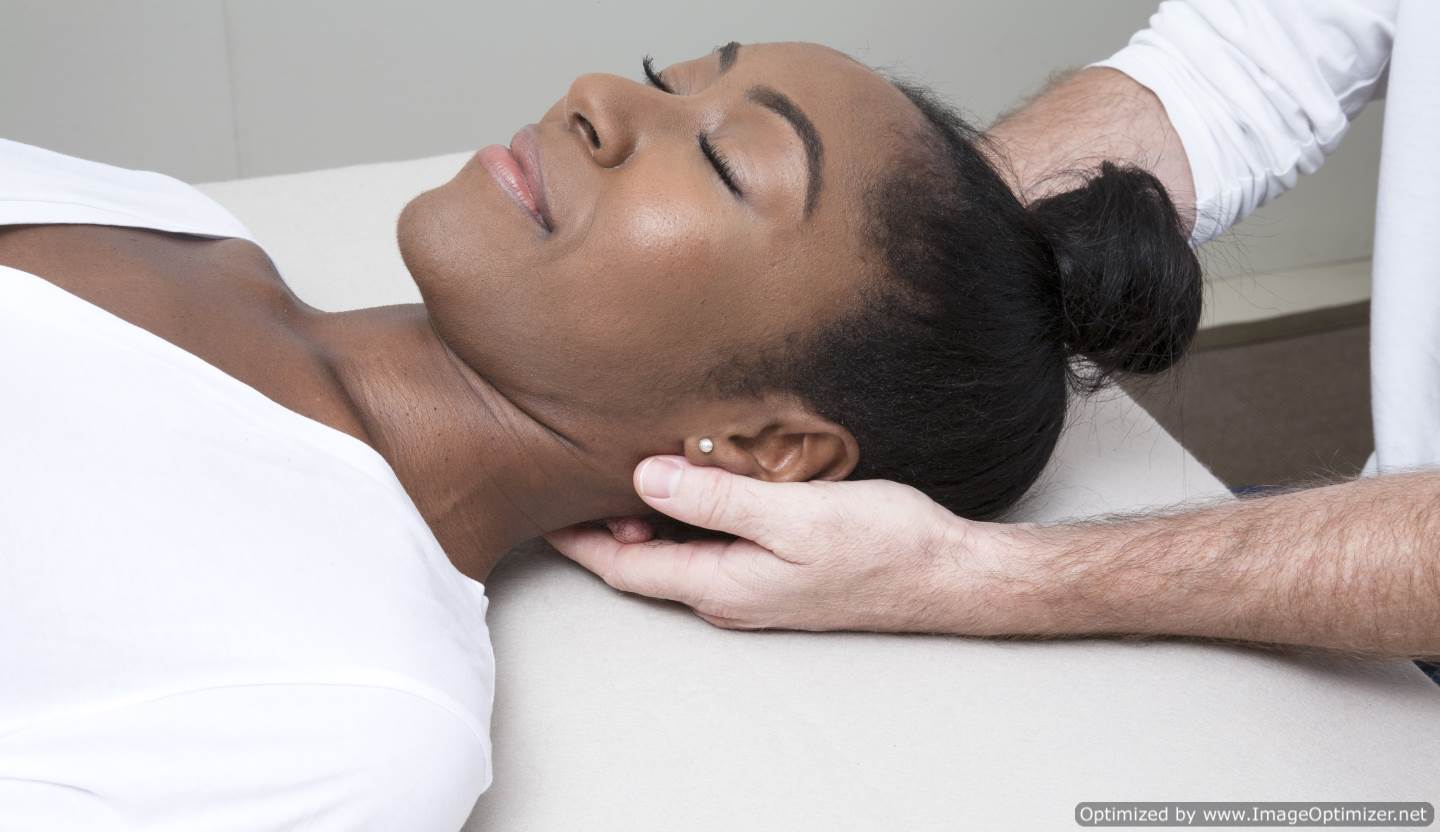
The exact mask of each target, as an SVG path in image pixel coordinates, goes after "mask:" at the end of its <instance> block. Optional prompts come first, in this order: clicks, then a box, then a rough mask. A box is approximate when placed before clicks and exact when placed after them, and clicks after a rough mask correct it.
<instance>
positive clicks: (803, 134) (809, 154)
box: [715, 40, 825, 220]
mask: <svg viewBox="0 0 1440 832" xmlns="http://www.w3.org/2000/svg"><path fill="white" fill-rule="evenodd" d="M715 51H716V52H718V53H719V55H720V74H721V75H724V74H725V72H726V71H728V70H729V69H730V67H732V66H734V65H735V61H736V59H738V58H739V57H740V54H739V53H740V44H739V43H737V42H735V41H733V40H732V41H730V42H729V43H727V44H725V45H724V46H720V47H717V48H716V49H715ZM745 97H746V98H747V99H749V100H750V101H753V102H755V103H756V104H759V105H760V106H762V107H764V108H766V109H767V110H770V111H771V112H773V113H775V114H776V115H778V116H780V117H781V118H783V119H785V121H787V122H789V124H790V126H791V127H793V128H794V129H795V133H796V135H798V136H799V137H800V142H801V144H803V145H805V162H806V166H807V168H808V171H807V177H806V179H807V184H806V187H805V212H804V217H805V219H807V220H808V219H810V215H811V214H812V213H813V212H814V210H815V203H816V201H818V200H819V198H820V190H821V188H823V187H825V182H824V179H823V178H822V176H821V173H820V163H821V161H822V160H823V159H824V158H825V143H824V142H822V141H820V131H818V130H816V129H815V123H814V122H812V121H811V120H810V118H809V116H807V115H805V111H804V110H802V109H800V108H799V107H798V106H796V104H795V102H794V101H791V100H790V97H789V96H787V95H785V94H784V93H782V92H780V91H779V90H777V89H775V88H774V87H769V86H766V85H764V84H758V85H756V86H753V87H751V88H750V89H749V90H747V91H746V93H745Z"/></svg>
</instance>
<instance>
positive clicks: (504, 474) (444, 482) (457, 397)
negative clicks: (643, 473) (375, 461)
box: [310, 304, 618, 581]
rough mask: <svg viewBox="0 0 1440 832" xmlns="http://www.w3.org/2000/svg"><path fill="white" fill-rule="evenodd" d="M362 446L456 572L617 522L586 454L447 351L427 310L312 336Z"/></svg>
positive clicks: (355, 320) (321, 329) (324, 326)
mask: <svg viewBox="0 0 1440 832" xmlns="http://www.w3.org/2000/svg"><path fill="white" fill-rule="evenodd" d="M310 334H311V337H312V338H313V339H314V340H315V342H316V343H317V345H318V347H319V349H320V351H321V354H322V357H323V358H324V359H325V361H326V362H327V364H328V365H329V367H330V368H332V370H333V372H334V374H335V378H336V379H337V381H338V382H339V384H340V386H341V388H343V391H344V394H345V395H346V396H347V397H348V399H349V404H350V406H351V408H352V410H353V412H354V413H355V416H356V418H357V421H358V422H359V423H360V425H362V426H363V431H364V434H365V435H364V436H361V437H359V438H361V439H362V440H363V441H365V442H366V443H368V444H369V445H370V446H371V447H373V448H374V449H375V450H376V451H377V452H379V454H380V455H381V456H383V457H384V458H385V460H386V461H387V462H389V463H390V467H391V468H392V469H393V470H394V471H395V474H396V476H397V477H398V478H399V480H400V482H401V484H402V485H403V486H404V487H405V490H406V492H407V493H408V494H409V495H410V498H411V500H413V501H414V503H415V506H416V508H417V509H418V510H419V512H420V515H421V516H422V517H423V518H424V519H425V522H426V523H427V524H428V525H429V526H430V529H431V530H432V531H433V532H434V533H435V537H436V538H437V539H438V540H439V542H440V544H441V546H442V547H443V548H444V549H445V552H446V554H447V555H448V556H449V557H450V560H451V562H452V563H454V564H455V567H456V568H457V569H459V570H460V571H461V572H463V573H464V574H466V575H467V576H469V577H471V578H474V579H475V580H479V581H483V580H485V579H486V577H487V576H488V575H489V573H490V570H491V568H492V567H494V565H495V563H496V562H497V561H499V560H500V558H501V557H502V556H503V555H504V554H505V552H507V551H509V550H510V549H511V548H512V547H514V546H515V545H516V544H518V543H521V542H523V541H525V540H529V539H531V538H533V537H536V536H538V535H540V534H543V533H545V532H548V531H552V530H554V529H558V528H561V527H563V526H567V525H571V524H573V523H577V522H580V521H583V520H590V519H594V518H598V517H604V516H607V515H608V514H611V513H618V512H616V505H615V503H616V500H615V498H614V497H613V495H612V496H611V497H610V498H609V499H606V496H605V495H606V494H607V493H609V492H611V491H613V484H609V485H607V484H606V482H604V477H602V476H601V475H600V474H599V472H598V471H597V470H596V467H595V466H593V465H590V464H587V458H586V455H585V454H584V452H583V450H582V449H580V448H578V447H577V446H576V445H575V444H573V443H572V442H571V441H570V440H568V439H566V438H565V437H564V436H561V435H559V434H557V433H555V432H554V431H552V430H551V429H549V428H548V427H546V426H545V425H543V424H541V423H539V422H538V421H536V420H535V419H534V418H532V417H531V416H529V415H528V414H527V413H526V412H525V411H524V410H523V409H522V408H520V407H519V406H517V405H516V404H515V403H514V402H511V401H510V400H509V399H507V398H506V397H505V396H504V395H503V394H502V393H501V392H500V391H499V390H497V389H496V388H495V387H494V386H493V385H491V384H490V383H489V382H487V381H486V380H485V379H484V378H483V377H482V376H480V375H479V374H478V373H476V372H475V371H474V370H473V369H471V368H470V367H469V366H468V365H466V364H465V362H463V361H461V360H460V358H459V357H458V356H456V355H455V354H454V352H453V351H452V350H451V349H450V348H449V346H447V345H446V344H445V342H444V341H443V340H442V339H441V338H440V337H439V335H437V334H436V332H435V330H434V329H433V327H432V326H431V324H430V319H429V316H428V315H427V314H426V310H425V307H424V306H423V305H422V304H409V305H402V306H382V307H375V308H371V309H359V310H355V311H351V312H339V313H328V314H323V315H321V316H319V317H318V318H317V319H316V323H315V325H314V326H313V327H312V328H311V333H310Z"/></svg>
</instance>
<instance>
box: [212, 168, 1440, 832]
mask: <svg viewBox="0 0 1440 832" xmlns="http://www.w3.org/2000/svg"><path fill="white" fill-rule="evenodd" d="M469 155H470V154H469V153H457V154H448V155H444V156H435V157H430V158H425V159H417V160H413V161H405V162H393V163H384V164H370V165H359V166H352V167H346V168H337V169H332V170H322V171H315V172H311V173H302V174H290V175H282V176H270V177H261V178H254V179H245V180H237V181H230V182H217V183H211V184H207V185H202V186H201V190H203V191H205V192H206V193H208V194H209V195H210V196H212V197H214V198H215V199H216V200H218V201H219V202H220V203H222V204H223V205H224V206H225V207H227V208H229V209H230V210H231V211H233V212H234V213H235V215H236V216H238V217H239V218H240V220H241V221H242V222H244V223H245V224H246V225H247V226H249V228H250V229H251V230H252V231H253V232H254V233H255V235H256V238H257V239H258V240H259V241H260V243H261V244H262V245H263V246H264V247H265V248H266V249H267V250H268V251H269V252H270V255H271V257H272V258H273V259H274V260H275V262H276V265H277V266H278V267H279V269H280V272H281V274H282V275H283V276H284V278H285V280H286V282H287V283H289V285H290V286H291V287H292V288H293V289H294V291H295V292H296V294H298V295H299V296H300V297H301V298H302V299H303V300H305V301H306V302H307V303H310V304H311V305H313V306H316V307H319V308H321V309H325V310H341V309H349V308H358V307H365V306H374V305H383V304H393V303H409V302H418V301H419V299H420V297H419V293H418V291H417V290H416V289H415V287H414V285H413V283H412V282H411V280H410V276H409V274H408V273H407V272H406V270H405V268H404V265H403V264H402V262H401V260H400V256H399V252H398V250H397V249H396V245H395V220H396V217H397V215H398V214H399V212H400V209H401V208H402V207H403V206H404V204H405V203H406V201H408V200H409V199H410V198H411V197H413V196H415V195H416V194H418V193H420V192H421V191H422V190H425V189H428V188H431V187H435V186H436V185H439V184H441V183H443V182H445V181H446V180H448V179H449V178H450V177H451V176H453V175H454V174H455V172H456V171H457V170H459V168H460V167H461V165H462V164H463V163H464V162H465V160H466V159H467V158H468V157H469ZM1236 429H1237V430H1243V429H1244V428H1243V426H1236ZM1225 497H1228V491H1227V490H1226V489H1225V487H1224V486H1223V485H1222V484H1221V483H1220V482H1219V481H1218V480H1217V479H1216V478H1215V477H1214V476H1213V475H1211V474H1210V473H1209V472H1208V471H1207V470H1206V469H1205V468H1204V467H1203V466H1202V465H1200V464H1199V463H1198V462H1197V461H1196V460H1195V459H1194V458H1193V457H1192V456H1191V455H1190V454H1189V453H1187V452H1186V451H1185V450H1184V449H1183V448H1181V447H1180V446H1179V444H1177V443H1176V442H1175V440H1174V439H1173V438H1171V437H1170V436H1169V435H1168V434H1166V433H1165V431H1164V430H1163V429H1161V428H1160V427H1159V425H1157V424H1156V423H1155V421H1154V420H1153V419H1151V418H1150V417H1149V415H1148V414H1146V413H1145V412H1144V411H1143V410H1141V409H1140V408H1139V407H1138V406H1137V405H1136V404H1135V403H1134V402H1133V401H1131V400H1130V399H1129V398H1128V397H1127V396H1126V395H1124V393H1122V392H1121V391H1119V390H1118V389H1112V390H1110V391H1108V392H1106V393H1102V394H1100V395H1099V396H1097V397H1095V398H1094V399H1092V400H1090V401H1086V402H1082V403H1080V404H1078V405H1077V406H1076V407H1075V409H1074V412H1073V414H1072V416H1071V418H1070V423H1069V426H1068V428H1067V431H1066V433H1065V435H1064V436H1063V438H1062V440H1061V442H1060V446H1059V448H1058V449H1057V451H1056V453H1055V456H1054V458H1053V460H1052V461H1051V464H1050V466H1049V467H1048V469H1047V470H1046V472H1045V474H1044V476H1043V477H1042V479H1041V481H1040V482H1039V483H1038V484H1037V485H1036V486H1035V488H1034V489H1033V490H1032V492H1031V494H1030V495H1029V497H1028V498H1027V501H1026V503H1025V504H1024V508H1023V511H1022V513H1021V515H1020V518H1019V519H1025V520H1059V519H1062V518H1070V517H1081V516H1086V515H1093V514H1098V513H1106V512H1116V511H1134V510H1139V509H1144V508H1147V507H1160V506H1167V505H1172V504H1175V503H1178V502H1181V501H1186V500H1192V499H1196V500H1199V499H1217V498H1225ZM487 592H488V594H489V595H490V597H491V606H490V611H489V623H490V628H491V632H492V637H493V641H494V647H495V655H496V663H497V692H496V701H495V710H494V717H493V719H494V721H493V724H492V728H491V730H492V736H493V740H494V767H495V768H494V771H495V779H494V784H493V786H492V787H491V788H490V789H489V790H488V791H487V792H486V793H485V794H484V795H482V796H481V798H480V801H479V803H478V804H477V805H476V807H475V810H474V813H473V814H472V816H471V818H470V821H469V822H468V823H467V825H466V826H465V829H466V830H482V829H483V830H517V832H546V831H548V830H556V832H559V830H581V829H583V830H595V831H596V832H598V831H599V830H627V832H628V830H662V829H663V830H683V831H685V832H700V831H701V830H937V832H939V830H944V831H945V832H956V830H971V829H976V830H1032V829H1033V830H1057V829H1074V828H1077V827H1076V822H1075V810H1076V804H1077V803H1080V802H1091V801H1112V800H1113V801H1122V800H1123V801H1221V800H1224V801H1341V800H1353V801H1372V802H1373V801H1431V802H1435V803H1440V686H1437V685H1435V684H1434V683H1433V682H1431V681H1430V680H1429V679H1428V678H1426V676H1425V675H1424V674H1423V673H1422V672H1421V671H1420V670H1419V669H1418V668H1417V667H1415V665H1414V664H1413V663H1411V662H1408V661H1356V660H1342V659H1338V658H1328V657H1317V656H1313V655H1309V656H1307V655H1298V654H1292V653H1285V652H1278V651H1269V650H1258V649H1251V648H1242V647H1232V646H1221V645H1215V644H1205V643H1198V642H1184V641H1133V640H1118V639H1081V640H1064V641H1039V642H1034V641H1031V642H1015V641H1011V642H1003V641H994V640H984V639H972V638H960V637H944V636H928V635H879V634H868V633H823V634H817V633H797V632H779V631H762V632H739V631H727V630H721V629H717V628H715V627H712V626H710V625H709V624H706V623H705V622H703V621H701V620H700V619H699V618H697V617H695V616H694V615H693V614H691V613H690V612H688V611H687V610H685V609H684V608H682V607H680V606H678V605H674V604H669V603H661V602H656V601H651V600H648V599H642V598H639V597H635V596H631V595H625V594H622V593H619V592H617V591H615V590H612V589H611V588H609V587H608V586H606V585H605V584H604V583H603V582H602V581H600V580H599V579H598V578H596V577H594V576H592V575H591V574H589V573H588V572H585V571H584V570H582V569H580V568H579V567H578V566H576V565H574V564H572V563H571V562H570V561H568V560H566V559H564V558H563V557H561V556H559V555H558V554H556V553H555V552H554V551H553V550H552V549H550V548H549V547H548V546H547V545H546V544H544V542H543V541H541V540H537V541H532V542H531V543H528V544H525V545H523V546H521V547H518V548H517V550H516V551H514V552H512V553H511V554H510V555H509V556H508V557H507V559H506V560H505V561H504V562H503V563H502V564H501V566H500V567H499V568H498V569H497V570H496V572H495V573H494V574H493V575H492V576H491V579H490V581H489V582H488V583H487Z"/></svg>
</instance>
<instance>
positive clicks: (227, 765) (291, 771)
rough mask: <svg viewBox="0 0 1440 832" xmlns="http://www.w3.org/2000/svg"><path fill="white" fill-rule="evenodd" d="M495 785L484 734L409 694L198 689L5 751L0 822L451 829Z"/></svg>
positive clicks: (352, 689) (66, 831)
mask: <svg viewBox="0 0 1440 832" xmlns="http://www.w3.org/2000/svg"><path fill="white" fill-rule="evenodd" d="M490 781H491V772H490V744H489V738H488V735H483V734H479V733H477V731H476V727H475V726H473V725H470V724H468V722H467V720H465V719H463V718H461V717H459V716H458V715H456V714H455V713H453V712H452V711H450V710H448V709H446V708H445V707H444V706H442V705H440V704H437V703H436V702H433V701H431V700H429V699H426V698H424V697H421V696H418V695H416V694H413V693H409V692H405V691H401V690H397V689H392V688H384V687H371V686H364V685H345V684H333V685H332V684H284V683H281V684H256V685H230V686H225V687H217V688H207V689H202V690H197V691H191V692H187V693H183V694H179V695H174V696H164V697H160V698H157V699H152V700H148V701H144V702H140V703H137V704H134V705H129V706H125V707H121V708H116V709H107V710H103V711H100V712H98V713H95V714H91V715H88V716H82V717H79V718H76V719H73V720H65V721H63V723H62V724H55V725H42V726H40V727H38V728H37V729H34V730H22V731H20V732H17V733H16V734H12V735H10V736H7V737H6V740H5V742H4V743H3V744H0V830H3V832H10V830H15V831H16V832H19V830H33V829H46V830H54V832H70V831H71V830H74V832H80V830H86V832H90V830H103V832H111V830H117V832H118V830H145V832H181V830H193V829H206V830H214V832H241V830H248V832H270V831H271V830H273V832H281V830H294V829H306V830H312V832H329V830H334V832H342V830H343V831H345V832H354V831H355V830H377V831H378V830H394V829H405V830H414V831H415V832H455V830H457V829H459V828H460V827H461V826H462V825H463V824H464V823H465V819H466V818H467V817H468V816H469V814H470V811H471V809H472V808H473V807H474V805H475V801H476V800H477V799H478V798H479V796H480V794H481V792H482V791H484V790H485V789H486V788H487V787H488V786H489V785H490Z"/></svg>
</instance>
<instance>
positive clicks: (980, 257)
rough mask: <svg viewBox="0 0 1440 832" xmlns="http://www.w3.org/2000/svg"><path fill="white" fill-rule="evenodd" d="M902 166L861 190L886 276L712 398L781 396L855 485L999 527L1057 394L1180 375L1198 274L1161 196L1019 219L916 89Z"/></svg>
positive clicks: (959, 127) (718, 373) (986, 169)
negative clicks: (842, 431)
mask: <svg viewBox="0 0 1440 832" xmlns="http://www.w3.org/2000/svg"><path fill="white" fill-rule="evenodd" d="M890 80H891V83H894V84H895V85H896V86H897V87H898V88H899V89H901V90H902V91H903V92H904V93H905V94H906V96H908V97H909V98H910V100H911V101H912V102H914V104H915V106H916V107H918V108H919V109H920V112H921V113H923V114H924V116H925V121H926V127H925V129H924V130H923V131H922V132H921V133H920V135H915V136H907V137H905V142H904V145H905V147H906V150H905V151H904V154H905V157H904V162H903V163H902V164H900V165H898V166H896V167H895V168H894V169H892V170H889V171H886V172H885V174H884V178H883V179H881V180H878V181H877V182H875V183H871V184H870V186H869V187H867V188H866V192H867V201H868V206H869V209H868V216H867V224H866V225H867V229H866V236H867V237H868V242H869V243H870V244H871V245H873V247H874V249H875V250H876V251H877V252H879V254H880V255H881V264H882V273H881V274H879V275H877V276H876V277H875V279H872V280H866V281H863V283H864V284H865V288H864V289H863V295H862V297H859V298H855V299H854V300H855V302H854V303H852V304H851V305H850V311H849V312H848V313H846V314H844V315H843V316H841V317H840V318H839V319H837V320H834V321H832V322H830V323H829V324H827V325H825V326H823V327H821V328H820V329H819V330H818V331H817V332H814V333H811V334H810V335H809V336H807V337H806V338H804V339H803V340H797V339H796V338H791V339H788V340H785V341H784V342H783V343H780V344H776V345H772V346H771V347H770V348H768V349H765V350H760V351H759V352H758V353H754V354H750V355H744V356H739V357H737V358H735V359H733V360H730V361H727V362H725V363H724V364H722V365H721V366H719V367H716V368H715V370H714V371H713V372H712V373H711V374H710V379H709V380H710V382H711V384H712V386H713V387H714V388H715V389H717V391H719V392H721V393H722V394H737V393H755V392H757V391H760V390H764V389H780V390H787V391H792V392H794V393H796V394H798V395H799V396H800V397H801V398H802V399H803V400H804V401H806V402H808V403H809V404H810V406H811V407H813V408H814V409H815V411H816V412H817V413H819V414H821V415H823V416H825V417H826V418H828V419H831V420H833V421H835V422H836V423H838V424H841V425H843V426H845V427H846V428H847V429H848V430H849V431H850V432H851V433H852V434H854V436H855V438H856V441H857V442H858V443H859V446H860V461H859V464H858V466H857V468H856V469H855V471H854V472H852V474H851V475H850V478H851V479H888V480H895V481H898V482H902V483H906V484H908V485H911V486H914V487H915V488H918V489H920V490H921V491H923V492H925V493H926V494H928V495H929V496H930V497H931V498H933V499H934V500H935V501H936V502H938V503H940V504H941V505H943V506H945V507H946V508H947V509H949V510H950V511H952V512H954V513H955V514H958V515H960V516H963V517H968V518H971V519H977V520H991V519H998V518H1000V517H1002V516H1003V515H1004V514H1005V513H1006V512H1007V511H1008V510H1009V509H1010V508H1011V507H1012V506H1014V505H1015V503H1016V502H1018V501H1019V499H1020V498H1021V497H1022V496H1023V495H1024V494H1025V492H1026V491H1027V490H1028V489H1029V488H1030V486H1031V485H1032V484H1033V483H1034V482H1035V480H1036V479H1037V478H1038V477H1039V476H1040V474H1041V472H1042V471H1043V469H1044V468H1045V465H1046V463H1047V462H1048V460H1049V458H1050V455H1051V453H1052V452H1053V450H1054V448H1055V444H1056V442H1057V440H1058V439H1059V436H1060V433H1061V429H1062V427H1063V426H1064V423H1065V417H1066V414H1067V406H1068V403H1069V400H1070V398H1069V394H1070V393H1071V392H1074V393H1077V394H1081V395H1090V394H1092V393H1094V392H1096V391H1098V390H1100V389H1101V388H1102V387H1104V386H1106V384H1108V383H1109V382H1110V381H1112V380H1113V379H1114V378H1116V377H1117V376H1120V375H1122V374H1155V373H1159V372H1161V371H1163V370H1166V369H1167V368H1169V367H1171V366H1172V365H1174V364H1175V363H1176V362H1177V361H1178V360H1179V359H1180V357H1181V355H1182V354H1183V353H1184V351H1185V349H1186V347H1187V346H1189V344H1190V341H1191V339H1192V337H1193V336H1194V334H1195V331H1196V328H1197V327H1198V325H1199V319H1200V308H1201V298H1202V293H1201V289H1202V287H1201V272H1200V263H1199V261H1198V260H1197V258H1196V256H1195V253H1194V252H1193V251H1192V250H1191V248H1190V246H1189V243H1188V239H1187V237H1186V235H1185V233H1184V231H1183V229H1182V226H1181V223H1180V218H1179V216H1178V214H1177V213H1176V210H1175V207H1174V205H1173V204H1172V203H1171V201H1170V198H1169V196H1168V195H1167V194H1166V192H1165V188H1164V186H1163V185H1161V183H1160V181H1159V180H1157V179H1156V178H1155V177H1154V176H1152V175H1151V174H1149V173H1147V172H1146V171H1144V170H1142V169H1140V168H1137V167H1129V166H1121V165H1115V164H1111V163H1108V162H1107V163H1105V164H1103V165H1102V166H1101V167H1100V170H1099V171H1098V173H1094V174H1092V175H1090V176H1088V177H1085V178H1084V179H1083V180H1082V184H1081V186H1080V187H1078V188H1075V189H1074V190H1070V191H1066V192H1063V193H1058V194H1055V195H1053V196H1050V197H1048V198H1045V199H1041V200H1039V201H1037V202H1034V203H1032V204H1031V205H1030V206H1028V207H1026V206H1024V205H1022V204H1021V202H1020V201H1019V199H1017V197H1016V195H1015V194H1014V193H1013V192H1012V191H1011V190H1010V188H1009V186H1008V185H1007V184H1006V183H1005V181H1004V180H1003V179H1002V178H1001V176H1000V175H999V174H998V173H997V171H996V169H995V167H994V166H993V165H992V163H991V162H990V161H989V159H988V158H987V157H986V156H985V155H983V154H982V153H981V152H980V151H979V149H978V148H979V145H980V143H982V142H984V141H985V137H983V136H982V135H980V134H979V133H978V132H977V131H976V130H975V129H974V128H972V127H971V126H970V125H968V124H967V123H966V122H965V120H964V119H963V118H962V117H961V116H960V114H959V113H958V112H957V111H956V110H955V109H953V108H952V107H950V106H948V105H946V104H945V103H943V102H942V101H940V100H939V99H938V98H937V97H936V96H935V94H934V93H932V92H931V91H929V90H928V89H926V88H924V87H920V86H916V85H913V84H910V83H907V82H904V81H899V80H895V79H890Z"/></svg>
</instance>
